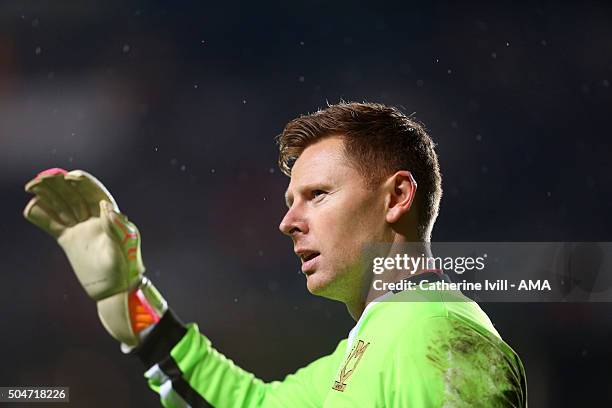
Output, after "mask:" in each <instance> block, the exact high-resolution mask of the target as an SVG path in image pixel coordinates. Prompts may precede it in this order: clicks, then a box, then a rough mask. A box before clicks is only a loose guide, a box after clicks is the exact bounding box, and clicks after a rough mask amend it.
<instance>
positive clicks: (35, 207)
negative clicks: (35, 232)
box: [23, 197, 66, 238]
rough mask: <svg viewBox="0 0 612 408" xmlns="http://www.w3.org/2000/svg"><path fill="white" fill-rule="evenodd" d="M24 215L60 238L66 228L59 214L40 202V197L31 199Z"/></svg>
mask: <svg viewBox="0 0 612 408" xmlns="http://www.w3.org/2000/svg"><path fill="white" fill-rule="evenodd" d="M23 216H24V217H25V218H26V220H28V221H30V222H31V223H32V224H34V225H36V226H37V227H38V228H40V229H42V230H43V231H45V232H47V233H49V234H51V236H53V237H54V238H58V237H59V236H60V235H61V234H62V233H63V232H64V230H65V229H66V225H64V224H62V223H61V221H60V219H59V217H58V216H57V214H55V213H54V212H53V211H52V210H50V209H49V208H48V207H45V205H44V204H42V203H41V202H40V198H39V197H34V198H32V199H31V200H30V202H29V203H28V205H26V207H25V209H24V210H23Z"/></svg>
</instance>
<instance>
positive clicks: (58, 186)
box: [42, 174, 91, 223]
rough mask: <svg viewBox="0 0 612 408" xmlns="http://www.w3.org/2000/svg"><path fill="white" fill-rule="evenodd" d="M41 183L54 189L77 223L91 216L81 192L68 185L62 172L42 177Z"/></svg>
mask: <svg viewBox="0 0 612 408" xmlns="http://www.w3.org/2000/svg"><path fill="white" fill-rule="evenodd" d="M42 184H44V185H46V186H48V187H49V189H50V190H52V191H54V192H55V193H56V194H57V195H58V196H60V197H61V198H62V199H63V200H64V202H65V203H66V205H67V206H68V207H69V208H70V210H71V211H72V213H73V214H74V217H75V219H76V221H77V223H79V222H81V221H85V220H87V219H88V218H89V217H90V216H91V213H90V212H89V207H88V206H87V202H86V201H85V199H84V198H83V197H82V196H81V193H79V191H78V190H77V189H75V188H74V187H72V186H71V185H70V183H69V182H68V180H66V179H65V178H64V175H63V174H59V175H55V176H50V177H44V178H43V179H42Z"/></svg>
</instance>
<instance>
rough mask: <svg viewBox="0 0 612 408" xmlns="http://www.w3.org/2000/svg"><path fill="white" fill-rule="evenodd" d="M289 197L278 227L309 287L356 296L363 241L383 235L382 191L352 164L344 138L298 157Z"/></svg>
mask: <svg viewBox="0 0 612 408" xmlns="http://www.w3.org/2000/svg"><path fill="white" fill-rule="evenodd" d="M286 199H287V206H288V207H289V210H288V211H287V214H285V217H284V218H283V220H282V221H281V224H280V226H279V229H280V230H281V231H282V232H283V233H284V234H287V235H289V236H290V237H291V239H292V240H293V243H294V251H295V252H296V254H297V255H298V256H299V257H300V259H301V261H302V272H303V273H304V274H305V275H306V279H307V286H308V290H309V291H310V292H311V293H313V294H316V295H321V296H325V297H328V298H331V299H335V300H340V301H344V302H347V301H353V300H355V299H356V297H358V296H359V295H360V290H361V288H362V285H363V273H364V270H363V268H362V267H360V264H361V257H362V249H363V247H364V244H367V243H370V242H377V241H382V240H383V238H384V235H385V231H386V222H385V212H384V209H385V206H384V204H385V203H384V195H383V194H381V191H380V190H378V189H375V190H374V189H370V188H368V186H367V185H366V182H365V179H364V178H363V176H362V175H361V174H360V173H359V172H358V171H357V170H356V169H354V168H353V167H351V165H350V163H349V161H348V159H347V158H346V157H345V153H344V150H343V141H342V139H341V138H339V137H328V138H325V139H323V140H320V141H318V142H316V143H315V144H312V145H311V146H309V147H307V148H306V149H305V150H304V151H303V152H302V154H301V155H300V157H299V158H298V159H297V160H296V162H295V164H294V166H293V168H292V170H291V181H290V183H289V187H288V188H287V193H286Z"/></svg>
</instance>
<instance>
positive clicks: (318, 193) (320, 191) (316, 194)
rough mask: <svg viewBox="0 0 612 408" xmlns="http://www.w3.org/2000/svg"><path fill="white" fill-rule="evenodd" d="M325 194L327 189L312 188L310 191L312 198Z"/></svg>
mask: <svg viewBox="0 0 612 408" xmlns="http://www.w3.org/2000/svg"><path fill="white" fill-rule="evenodd" d="M325 194H327V191H324V190H312V193H311V195H312V198H313V199H317V198H320V197H323V196H324V195H325Z"/></svg>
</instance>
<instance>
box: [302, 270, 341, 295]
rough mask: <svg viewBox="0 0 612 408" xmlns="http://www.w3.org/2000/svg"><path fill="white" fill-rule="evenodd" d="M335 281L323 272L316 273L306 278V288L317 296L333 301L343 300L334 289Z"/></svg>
mask: <svg viewBox="0 0 612 408" xmlns="http://www.w3.org/2000/svg"><path fill="white" fill-rule="evenodd" d="M335 286H337V285H334V280H333V279H331V278H330V277H329V276H326V275H325V274H323V273H321V272H315V273H313V274H312V275H310V276H307V277H306V287H307V288H308V291H309V292H310V293H312V294H313V295H315V296H321V297H324V298H327V299H331V300H341V296H340V294H339V293H338V291H337V290H336V289H334V287H335Z"/></svg>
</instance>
